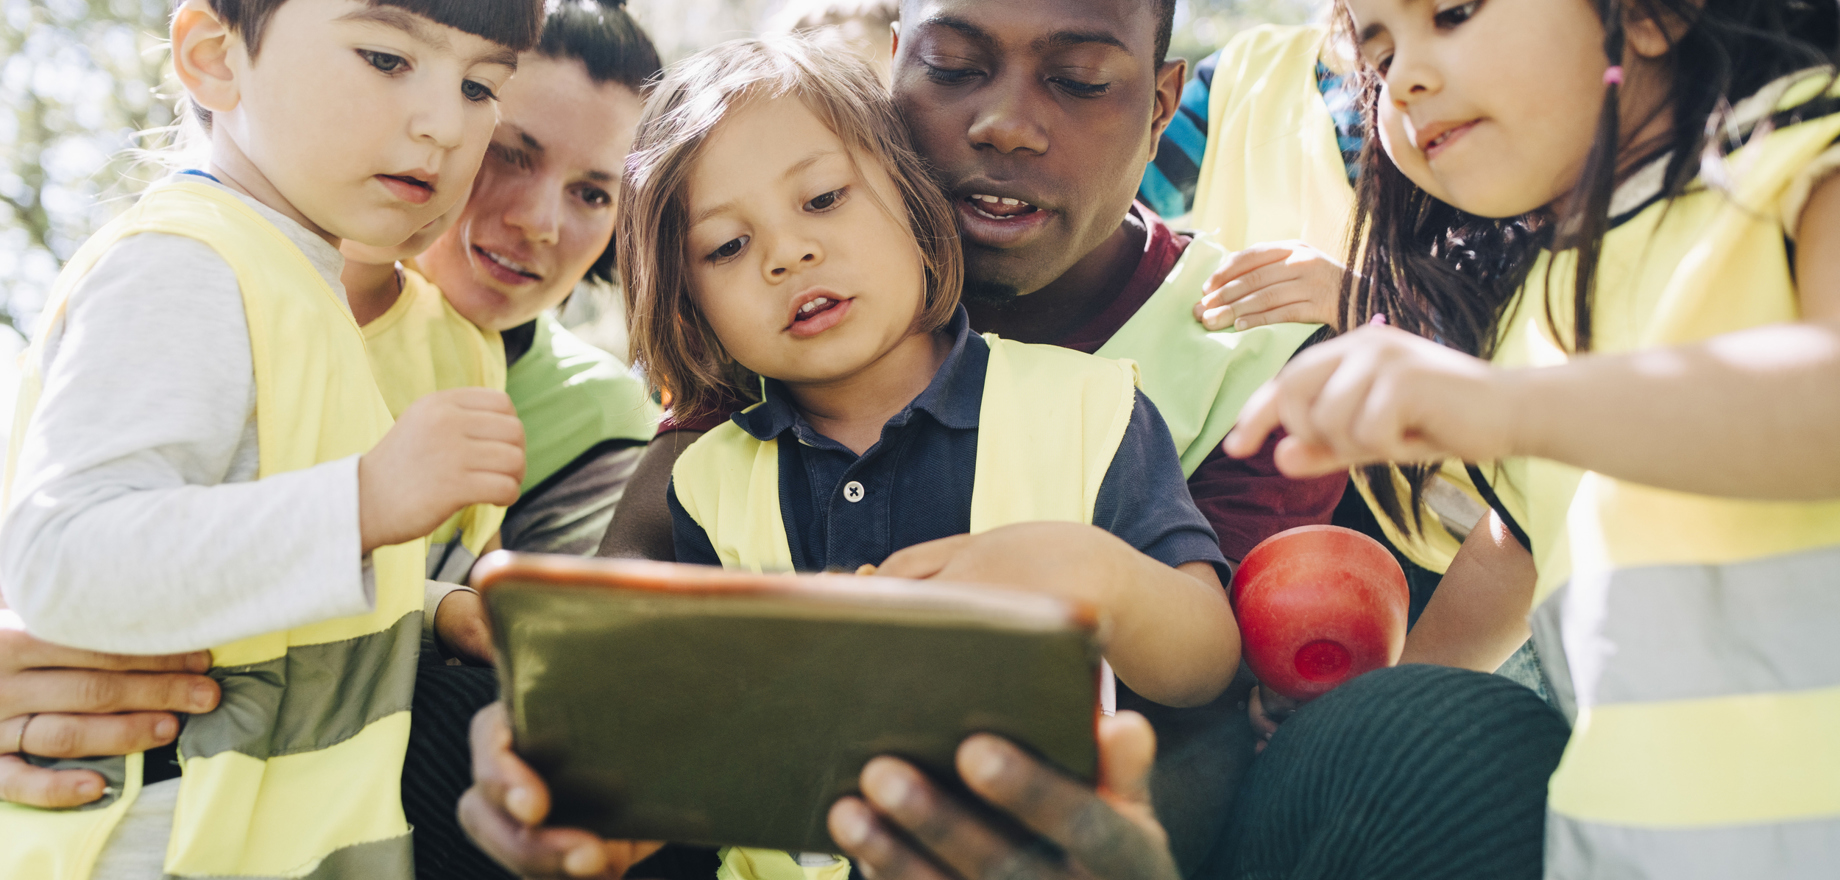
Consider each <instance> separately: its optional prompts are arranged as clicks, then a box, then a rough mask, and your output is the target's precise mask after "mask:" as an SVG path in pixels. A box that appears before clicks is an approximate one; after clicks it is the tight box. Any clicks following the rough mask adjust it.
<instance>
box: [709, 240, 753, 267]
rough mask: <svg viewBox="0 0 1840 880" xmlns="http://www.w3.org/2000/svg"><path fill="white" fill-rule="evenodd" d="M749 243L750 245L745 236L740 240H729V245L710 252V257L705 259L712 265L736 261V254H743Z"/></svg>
mask: <svg viewBox="0 0 1840 880" xmlns="http://www.w3.org/2000/svg"><path fill="white" fill-rule="evenodd" d="M747 243H748V237H747V236H745V235H743V236H741V237H740V238H733V239H729V241H728V243H726V244H724V245H722V246H721V247H719V248H716V249H715V250H713V251H710V252H709V256H708V257H705V258H704V259H707V260H708V261H709V262H711V263H720V262H723V261H725V260H732V259H734V257H735V255H736V254H739V253H741V249H742V248H744V247H747Z"/></svg>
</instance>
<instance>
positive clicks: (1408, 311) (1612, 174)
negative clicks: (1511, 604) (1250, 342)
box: [1336, 0, 1840, 530]
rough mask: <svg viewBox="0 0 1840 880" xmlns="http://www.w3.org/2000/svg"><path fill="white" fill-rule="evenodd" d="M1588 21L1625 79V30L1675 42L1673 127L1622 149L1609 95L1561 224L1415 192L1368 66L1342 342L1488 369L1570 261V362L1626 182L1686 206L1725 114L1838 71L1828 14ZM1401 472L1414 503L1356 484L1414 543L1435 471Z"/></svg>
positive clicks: (1608, 91) (1549, 217) (1376, 480)
mask: <svg viewBox="0 0 1840 880" xmlns="http://www.w3.org/2000/svg"><path fill="white" fill-rule="evenodd" d="M1336 6H1337V9H1336V15H1337V18H1338V24H1339V27H1340V28H1341V30H1342V31H1343V32H1346V33H1353V18H1352V16H1351V15H1350V14H1349V12H1348V9H1347V6H1346V4H1345V3H1344V2H1341V0H1338V2H1337V4H1336ZM1597 6H1598V12H1599V15H1600V16H1601V17H1602V18H1603V21H1604V23H1605V28H1604V31H1605V39H1604V54H1605V56H1606V57H1607V59H1608V60H1609V64H1610V65H1612V66H1615V67H1620V66H1621V65H1622V63H1623V57H1624V55H1625V52H1626V45H1625V43H1626V39H1625V31H1624V22H1625V21H1627V20H1628V17H1629V16H1631V15H1634V16H1640V17H1642V18H1646V19H1652V20H1655V21H1659V22H1663V23H1666V24H1667V26H1668V29H1669V30H1670V31H1672V32H1674V33H1677V34H1679V36H1678V38H1677V39H1675V40H1674V41H1673V42H1672V44H1671V45H1670V47H1669V50H1668V52H1667V55H1666V57H1665V58H1664V59H1663V63H1664V64H1665V65H1666V68H1665V69H1666V70H1667V72H1668V77H1669V82H1668V87H1667V92H1666V95H1665V97H1664V98H1663V99H1662V101H1661V103H1660V105H1658V106H1659V107H1662V108H1665V110H1666V111H1667V112H1670V113H1671V114H1672V125H1671V127H1670V128H1669V129H1668V130H1667V131H1666V132H1665V133H1664V134H1662V135H1661V136H1660V137H1657V138H1655V139H1653V140H1652V141H1651V142H1641V143H1635V144H1624V143H1621V137H1620V134H1621V130H1622V129H1621V106H1620V105H1621V100H1620V98H1621V92H1622V89H1621V87H1620V85H1619V84H1617V83H1616V82H1609V81H1607V82H1606V83H1605V96H1604V106H1603V110H1602V112H1601V113H1600V115H1599V117H1598V126H1597V133H1596V139H1595V141H1594V142H1593V144H1592V147H1591V152H1590V153H1589V155H1588V156H1587V158H1586V163H1585V169H1584V172H1583V174H1582V175H1581V177H1580V180H1579V189H1578V190H1577V192H1575V193H1574V194H1573V197H1571V198H1569V199H1567V200H1565V201H1564V202H1563V203H1562V204H1561V206H1560V210H1559V211H1556V212H1555V211H1551V210H1546V209H1542V210H1540V211H1536V212H1533V213H1531V214H1527V215H1524V216H1521V217H1514V218H1509V219H1499V220H1498V219H1491V218H1486V217H1477V216H1475V215H1471V214H1466V213H1464V212H1462V211H1459V210H1457V209H1455V208H1453V207H1451V206H1450V205H1447V204H1445V203H1443V202H1440V201H1438V200H1436V199H1434V198H1432V197H1431V196H1430V195H1428V194H1427V193H1425V192H1424V190H1421V189H1419V188H1418V186H1417V185H1415V184H1413V183H1412V182H1411V181H1410V180H1409V179H1408V178H1406V176H1405V174H1404V173H1402V172H1401V171H1400V170H1399V169H1398V167H1397V166H1395V165H1394V164H1393V163H1392V161H1391V160H1390V159H1389V158H1388V157H1387V155H1386V153H1385V151H1383V150H1382V149H1380V146H1379V138H1378V137H1377V136H1375V135H1374V132H1376V131H1378V111H1379V101H1380V87H1381V84H1382V83H1381V79H1380V77H1379V75H1378V74H1377V73H1376V72H1375V71H1374V70H1373V69H1372V68H1371V67H1368V66H1365V65H1363V66H1362V68H1361V70H1360V71H1359V76H1360V78H1361V79H1360V84H1361V105H1362V108H1363V112H1364V113H1365V115H1366V119H1367V124H1368V126H1367V127H1368V133H1369V137H1368V138H1367V145H1366V147H1365V148H1364V150H1363V154H1362V172H1361V180H1360V185H1359V187H1358V191H1357V196H1356V207H1355V217H1354V219H1353V221H1352V223H1353V235H1352V236H1351V238H1350V240H1351V241H1353V242H1355V243H1356V244H1355V245H1354V247H1353V248H1352V249H1351V251H1350V254H1349V259H1348V265H1349V266H1351V267H1358V273H1359V274H1355V273H1350V274H1349V275H1348V276H1346V277H1344V279H1343V281H1342V299H1341V312H1342V323H1343V326H1344V327H1351V326H1358V325H1359V324H1361V323H1364V322H1365V321H1366V320H1367V319H1368V318H1369V317H1371V316H1372V315H1375V314H1385V315H1386V316H1387V319H1388V321H1389V322H1390V323H1392V324H1394V325H1395V326H1398V327H1401V328H1403V329H1406V330H1408V331H1411V332H1413V333H1417V334H1419V335H1422V336H1425V337H1427V338H1430V339H1435V340H1437V341H1439V342H1441V343H1443V344H1445V345H1448V346H1450V347H1452V348H1455V349H1457V350H1459V351H1463V352H1466V353H1468V354H1473V355H1476V356H1478V357H1483V358H1487V357H1490V356H1491V355H1493V353H1494V349H1495V345H1496V342H1497V339H1498V337H1499V335H1500V332H1501V328H1502V327H1503V326H1505V325H1506V324H1507V323H1508V320H1509V317H1510V316H1509V306H1510V304H1511V303H1513V302H1514V301H1515V300H1514V297H1515V294H1516V292H1517V291H1518V290H1519V289H1520V288H1521V286H1522V284H1524V283H1525V282H1526V280H1527V277H1528V274H1529V272H1530V271H1531V270H1532V267H1533V264H1534V262H1535V261H1536V260H1537V259H1538V258H1539V256H1540V254H1541V253H1542V252H1543V251H1546V250H1548V249H1552V250H1556V251H1567V250H1569V251H1573V252H1575V254H1576V256H1577V259H1578V263H1577V273H1576V276H1575V281H1574V287H1573V293H1572V308H1571V312H1572V314H1571V319H1572V320H1571V322H1570V323H1571V325H1572V330H1571V331H1570V332H1569V333H1568V332H1562V331H1561V328H1560V325H1559V322H1558V321H1557V320H1556V315H1555V314H1554V312H1553V308H1554V299H1555V298H1554V297H1552V296H1551V295H1548V296H1546V297H1544V301H1545V302H1544V307H1545V318H1546V324H1547V326H1548V329H1549V330H1551V332H1552V333H1553V336H1554V338H1556V339H1559V340H1561V344H1562V345H1564V346H1566V347H1567V348H1568V349H1570V350H1572V351H1575V352H1588V351H1590V350H1591V346H1592V308H1593V304H1594V299H1595V296H1594V294H1595V290H1596V274H1597V267H1598V263H1599V259H1600V256H1601V254H1602V250H1603V240H1604V236H1605V234H1607V233H1608V232H1609V230H1610V227H1611V224H1612V223H1613V221H1614V220H1615V219H1616V218H1612V217H1611V216H1610V205H1611V200H1612V197H1613V196H1614V194H1615V192H1616V187H1617V185H1618V184H1619V183H1621V182H1622V180H1623V179H1624V176H1625V175H1627V174H1629V173H1631V172H1633V171H1634V170H1636V169H1639V168H1641V167H1642V166H1643V165H1645V164H1647V163H1648V162H1650V161H1655V160H1657V159H1659V158H1660V157H1662V156H1667V157H1668V161H1667V165H1666V168H1665V173H1664V183H1663V187H1662V193H1661V198H1664V199H1671V198H1673V197H1675V196H1678V195H1680V194H1681V193H1682V192H1684V191H1685V190H1686V188H1687V186H1688V185H1689V184H1691V183H1692V182H1693V181H1694V179H1695V178H1697V177H1699V176H1700V175H1701V171H1702V168H1716V167H1717V166H1718V163H1719V161H1720V159H1722V157H1723V156H1724V155H1725V154H1727V153H1729V152H1730V151H1731V150H1733V149H1735V148H1736V147H1737V146H1739V145H1740V144H1741V143H1742V139H1743V137H1745V136H1748V135H1749V134H1751V133H1748V132H1740V133H1734V132H1732V131H1731V130H1730V129H1731V126H1730V124H1729V123H1730V114H1731V105H1732V104H1733V103H1736V102H1737V101H1739V100H1742V99H1743V98H1745V97H1747V96H1749V95H1751V94H1754V93H1756V92H1757V91H1758V90H1759V89H1761V88H1762V87H1763V86H1765V85H1767V84H1768V83H1770V82H1772V81H1774V80H1776V79H1779V78H1781V77H1783V76H1787V75H1789V74H1792V73H1794V72H1796V71H1799V70H1805V69H1808V68H1812V67H1819V66H1822V65H1834V64H1835V63H1836V62H1837V61H1840V3H1836V0H1703V2H1696V0H1598V3H1597ZM1609 79H1615V78H1614V77H1607V80H1609ZM1824 96H1825V91H1824V92H1823V97H1818V98H1815V99H1812V100H1811V101H1810V104H1809V105H1805V106H1804V107H1799V108H1795V109H1794V110H1791V111H1788V112H1786V113H1781V114H1778V116H1777V118H1779V119H1782V120H1785V121H1787V120H1793V119H1794V118H1796V117H1797V116H1798V115H1812V114H1814V113H1816V112H1828V113H1831V112H1836V111H1840V107H1836V106H1823V107H1819V108H1818V109H1817V107H1816V106H1815V105H1817V104H1823V105H1825V104H1831V103H1832V102H1831V101H1829V100H1828V99H1826V98H1825V97H1824ZM1657 112H1661V111H1659V110H1658V111H1657ZM1642 128H1643V126H1635V127H1634V130H1638V131H1639V130H1641V129H1642ZM1549 283H1550V278H1549ZM1398 470H1399V471H1400V472H1401V473H1403V474H1404V475H1405V477H1406V482H1407V483H1408V484H1409V485H1410V487H1411V494H1410V498H1409V500H1405V499H1401V498H1400V497H1399V495H1398V492H1397V491H1395V487H1394V484H1393V480H1392V476H1391V472H1392V466H1388V465H1380V466H1374V467H1369V468H1366V469H1364V473H1365V474H1366V476H1367V478H1368V482H1369V486H1370V488H1371V489H1372V491H1373V493H1374V496H1375V500H1376V501H1378V502H1379V504H1380V506H1381V508H1382V510H1383V512H1384V513H1385V514H1386V515H1387V517H1388V518H1389V519H1391V520H1392V521H1393V522H1394V523H1395V524H1397V525H1400V526H1401V527H1405V528H1410V529H1413V530H1417V529H1418V528H1419V526H1420V524H1419V522H1418V519H1419V516H1418V513H1419V511H1420V509H1421V504H1420V502H1421V499H1422V498H1423V493H1424V490H1425V488H1426V487H1427V486H1428V485H1430V481H1431V480H1432V479H1434V478H1435V477H1436V475H1437V471H1438V466H1437V465H1404V466H1398ZM1408 510H1409V511H1410V512H1409V513H1408Z"/></svg>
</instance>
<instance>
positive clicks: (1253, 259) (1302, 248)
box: [1195, 241, 1343, 330]
mask: <svg viewBox="0 0 1840 880" xmlns="http://www.w3.org/2000/svg"><path fill="white" fill-rule="evenodd" d="M1342 271H1343V270H1342V264H1341V263H1338V262H1336V261H1335V260H1334V259H1333V258H1331V257H1330V256H1329V255H1328V254H1325V253H1323V252H1322V251H1319V250H1317V249H1315V248H1313V247H1310V246H1309V245H1307V244H1304V243H1303V242H1301V241H1278V242H1271V243H1269V244H1255V245H1253V246H1252V247H1249V248H1246V249H1245V250H1243V251H1237V252H1235V253H1234V254H1232V255H1231V256H1229V257H1227V262H1226V263H1225V264H1224V265H1222V266H1221V267H1220V268H1219V269H1217V270H1215V271H1214V274H1213V275H1210V276H1208V280H1207V284H1206V285H1205V286H1204V291H1205V292H1204V293H1203V295H1202V297H1201V301H1200V302H1198V303H1195V320H1197V321H1200V322H1201V323H1202V325H1203V326H1205V327H1207V328H1208V329H1209V330H1224V329H1226V328H1228V327H1232V328H1233V329H1235V330H1247V329H1250V328H1253V327H1259V326H1263V325H1265V324H1284V323H1305V324H1331V325H1333V324H1335V323H1336V315H1337V313H1338V311H1339V309H1340V304H1341V298H1342Z"/></svg>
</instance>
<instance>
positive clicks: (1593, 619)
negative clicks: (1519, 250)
mask: <svg viewBox="0 0 1840 880" xmlns="http://www.w3.org/2000/svg"><path fill="white" fill-rule="evenodd" d="M1824 83H1825V77H1817V78H1816V80H1814V81H1802V82H1799V83H1797V84H1796V85H1795V87H1794V88H1793V89H1791V91H1790V93H1789V95H1788V96H1787V98H1786V99H1785V100H1784V102H1783V103H1779V104H1776V105H1775V106H1778V107H1787V106H1793V105H1794V104H1795V103H1796V102H1798V101H1801V100H1806V99H1808V98H1810V97H1814V96H1817V95H1819V90H1820V86H1821V85H1823V84H1824ZM1766 100H1767V99H1766ZM1837 138H1840V114H1837V115H1827V116H1817V117H1815V118H1813V119H1809V120H1807V121H1804V122H1800V123H1795V124H1784V125H1782V126H1781V127H1778V128H1777V129H1776V130H1775V131H1773V132H1771V133H1769V134H1767V135H1766V136H1762V137H1759V138H1756V139H1754V140H1753V141H1752V142H1751V143H1749V144H1748V145H1746V146H1745V147H1743V148H1742V149H1740V150H1738V151H1737V152H1735V153H1734V154H1733V155H1731V156H1730V157H1729V158H1728V159H1727V169H1728V171H1729V173H1730V177H1731V180H1730V182H1729V186H1728V187H1725V188H1710V187H1707V186H1705V185H1703V184H1699V183H1696V184H1695V185H1694V187H1693V189H1691V190H1690V191H1688V192H1687V193H1686V194H1684V195H1682V196H1680V197H1679V198H1676V199H1673V200H1671V201H1661V202H1657V203H1655V204H1652V205H1649V206H1647V207H1646V208H1643V209H1641V210H1639V211H1637V212H1636V213H1635V214H1634V216H1633V217H1630V218H1628V219H1626V220H1624V221H1623V222H1621V223H1620V224H1619V225H1617V226H1616V227H1615V228H1613V229H1612V230H1611V231H1610V233H1609V234H1608V235H1607V236H1606V238H1605V240H1604V245H1603V255H1602V262H1601V265H1600V268H1599V270H1598V282H1597V297H1596V300H1597V301H1596V304H1595V310H1594V312H1593V319H1592V320H1593V325H1594V327H1595V334H1594V335H1595V340H1594V346H1593V347H1594V348H1595V349H1596V350H1597V351H1598V352H1600V353H1603V354H1615V353H1618V352H1630V351H1638V350H1643V349H1654V348H1662V347H1667V346H1675V345H1683V344H1691V343H1694V342H1698V341H1701V340H1705V339H1709V338H1711V337H1714V336H1718V335H1720V334H1724V333H1730V332H1733V331H1737V330H1743V329H1746V328H1751V327H1758V326H1763V325H1768V324H1780V323H1785V322H1791V321H1795V320H1797V319H1798V318H1799V316H1800V309H1799V306H1798V302H1797V298H1796V291H1795V283H1794V279H1793V278H1792V277H1791V274H1790V269H1791V266H1790V257H1789V253H1788V249H1787V245H1786V243H1785V238H1784V230H1785V228H1787V227H1786V226H1785V220H1793V219H1794V218H1785V216H1784V215H1783V207H1782V203H1783V201H1784V197H1785V195H1786V194H1787V193H1788V192H1789V191H1790V189H1791V187H1792V184H1794V183H1795V181H1796V180H1797V178H1798V177H1799V176H1800V175H1801V174H1802V173H1803V172H1804V171H1805V170H1807V169H1808V168H1809V166H1810V164H1811V163H1812V162H1813V161H1814V160H1815V159H1816V157H1818V156H1820V155H1821V154H1822V153H1824V152H1826V151H1827V150H1829V149H1830V148H1831V147H1832V146H1833V145H1834V143H1835V141H1836V139H1837ZM1574 259H1575V255H1573V254H1561V255H1560V256H1559V257H1558V258H1557V259H1553V258H1552V257H1551V255H1547V256H1546V257H1543V258H1542V259H1541V261H1540V262H1539V263H1538V264H1536V266H1535V269H1534V271H1533V272H1532V274H1531V276H1530V277H1529V279H1528V281H1527V283H1526V285H1525V286H1524V287H1523V288H1522V294H1521V300H1522V301H1520V302H1518V303H1517V305H1516V311H1515V312H1514V313H1513V317H1512V320H1511V321H1510V322H1509V323H1508V324H1507V327H1506V331H1505V333H1504V336H1503V338H1502V344H1501V346H1500V351H1499V354H1498V356H1497V358H1496V360H1497V363H1500V364H1503V365H1507V366H1538V365H1546V364H1556V363H1561V362H1564V361H1565V360H1566V359H1567V355H1566V353H1565V351H1564V350H1563V349H1562V348H1561V347H1560V346H1558V345H1557V344H1555V343H1554V341H1553V336H1552V335H1551V333H1550V332H1549V330H1548V329H1547V328H1546V327H1545V326H1544V314H1545V312H1546V309H1544V308H1542V307H1541V302H1540V300H1539V299H1538V298H1537V297H1538V296H1539V295H1540V292H1542V291H1546V290H1548V284H1549V282H1550V293H1549V294H1548V295H1550V296H1551V297H1552V303H1553V309H1552V311H1553V313H1554V314H1556V315H1559V316H1565V315H1569V314H1570V313H1571V305H1572V303H1571V300H1572V289H1573V288H1572V283H1571V279H1572V273H1573V271H1574V267H1575V266H1576V263H1575V262H1573V260H1574ZM1559 332H1560V333H1563V334H1567V335H1569V333H1570V327H1569V326H1562V327H1561V328H1560V330H1559ZM1707 415H1708V417H1709V418H1719V417H1720V414H1719V413H1713V412H1709V413H1708V414H1707ZM1683 442H1692V441H1691V439H1690V438H1689V439H1686V440H1683ZM1507 470H1508V473H1509V476H1510V479H1511V481H1512V482H1513V483H1514V484H1515V485H1516V486H1517V487H1518V488H1519V490H1520V494H1521V496H1522V497H1523V499H1524V501H1525V504H1526V508H1527V517H1526V519H1524V520H1523V521H1522V523H1523V525H1524V527H1525V528H1526V529H1527V531H1528V533H1529V535H1530V536H1531V538H1532V542H1533V549H1534V552H1535V562H1536V565H1537V566H1538V568H1539V585H1538V587H1537V588H1536V606H1537V607H1536V610H1535V612H1534V615H1533V627H1534V637H1535V639H1536V641H1538V642H1539V643H1540V648H1541V654H1540V656H1541V659H1542V660H1543V661H1545V662H1547V663H1548V666H1549V670H1550V671H1555V672H1558V673H1562V675H1560V676H1559V677H1560V678H1561V681H1560V684H1561V688H1560V691H1561V693H1560V694H1559V696H1560V697H1561V698H1562V700H1563V701H1564V702H1566V703H1567V708H1569V709H1571V710H1572V712H1573V713H1575V717H1576V722H1575V727H1574V730H1573V735H1572V740H1571V742H1570V744H1569V745H1568V747H1567V749H1566V752H1565V757H1564V759H1563V760H1562V761H1561V762H1560V765H1559V768H1558V771H1557V772H1556V773H1555V774H1554V776H1553V778H1552V782H1551V787H1550V792H1549V800H1548V809H1549V811H1550V812H1549V816H1548V820H1547V854H1546V871H1547V875H1548V876H1549V877H1566V878H1571V877H1587V876H1589V877H1619V878H1623V877H1628V878H1636V877H1643V878H1647V877H1653V878H1662V877H1666V878H1677V877H1678V878H1686V877H1715V876H1716V877H1735V876H1754V877H1814V876H1830V875H1831V874H1832V873H1833V872H1835V871H1836V870H1840V864H1837V863H1836V862H1835V859H1836V858H1837V857H1840V660H1837V658H1840V653H1837V652H1836V651H1835V648H1834V645H1835V640H1834V639H1835V633H1836V632H1840V501H1823V502H1799V501H1756V500H1741V499H1732V498H1715V497H1710V496H1705V495H1695V494H1692V493H1687V492H1677V491H1670V490H1665V489H1657V488H1653V487H1650V486H1643V485H1638V484H1635V483H1630V482H1626V481H1623V480H1618V479H1615V478H1612V477H1608V476H1605V475H1603V474H1598V473H1586V472H1583V471H1580V470H1578V469H1576V468H1572V467H1568V466H1565V465H1560V464H1556V463H1553V462H1548V461H1539V460H1511V461H1509V462H1508V463H1507ZM1560 645H1563V654H1561V653H1560V652H1559V650H1558V647H1559V646H1560ZM1560 660H1562V661H1563V662H1562V663H1556V662H1555V661H1560ZM1555 665H1556V666H1558V667H1559V668H1558V669H1556V670H1554V669H1552V667H1553V666H1555Z"/></svg>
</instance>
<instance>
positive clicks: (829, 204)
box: [805, 186, 849, 211]
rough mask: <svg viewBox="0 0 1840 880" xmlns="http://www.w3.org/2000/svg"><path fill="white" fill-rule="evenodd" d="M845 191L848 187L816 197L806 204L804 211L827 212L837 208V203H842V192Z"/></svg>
mask: <svg viewBox="0 0 1840 880" xmlns="http://www.w3.org/2000/svg"><path fill="white" fill-rule="evenodd" d="M846 189H849V187H847V186H846V187H841V188H838V189H834V190H831V191H830V192H827V193H825V194H823V195H821V196H818V197H817V198H815V199H812V200H811V201H809V202H806V203H805V207H806V209H808V210H812V211H828V210H830V209H832V208H835V207H837V203H838V202H841V201H843V192H844V190H846Z"/></svg>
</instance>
